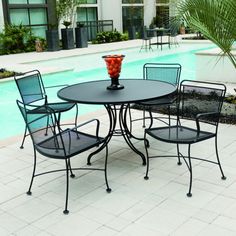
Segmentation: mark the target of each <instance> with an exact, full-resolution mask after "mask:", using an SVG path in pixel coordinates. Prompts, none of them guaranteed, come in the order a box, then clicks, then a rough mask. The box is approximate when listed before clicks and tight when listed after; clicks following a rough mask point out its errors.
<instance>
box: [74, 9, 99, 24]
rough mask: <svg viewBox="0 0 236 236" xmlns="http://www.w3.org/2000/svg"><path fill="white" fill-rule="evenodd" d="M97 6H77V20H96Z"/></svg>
mask: <svg viewBox="0 0 236 236" xmlns="http://www.w3.org/2000/svg"><path fill="white" fill-rule="evenodd" d="M96 20H97V8H96V7H79V8H78V9H77V21H96Z"/></svg>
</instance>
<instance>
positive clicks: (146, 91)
mask: <svg viewBox="0 0 236 236" xmlns="http://www.w3.org/2000/svg"><path fill="white" fill-rule="evenodd" d="M119 82H120V84H122V85H124V87H125V88H124V89H120V90H108V89H107V86H109V85H110V80H100V81H90V82H85V83H79V84H74V85H71V86H68V87H66V88H63V89H61V90H59V91H58V93H57V95H58V97H59V98H61V99H63V100H66V101H70V102H77V103H84V104H101V105H102V104H125V103H134V102H143V101H147V100H151V99H156V98H160V97H163V96H166V95H168V94H172V93H174V92H175V91H176V87H175V86H174V85H172V84H170V83H167V82H161V81H156V80H143V79H120V80H119Z"/></svg>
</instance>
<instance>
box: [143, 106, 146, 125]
mask: <svg viewBox="0 0 236 236" xmlns="http://www.w3.org/2000/svg"><path fill="white" fill-rule="evenodd" d="M145 127H146V110H145V106H144V107H143V128H145Z"/></svg>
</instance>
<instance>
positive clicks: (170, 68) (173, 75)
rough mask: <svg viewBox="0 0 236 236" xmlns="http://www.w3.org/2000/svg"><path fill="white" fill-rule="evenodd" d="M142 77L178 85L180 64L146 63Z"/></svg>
mask: <svg viewBox="0 0 236 236" xmlns="http://www.w3.org/2000/svg"><path fill="white" fill-rule="evenodd" d="M143 73H144V74H143V75H144V79H150V80H159V81H164V82H168V83H171V84H173V85H175V86H178V84H179V79H180V73H181V66H180V65H179V64H174V63H173V64H162V63H146V64H145V65H144V68H143Z"/></svg>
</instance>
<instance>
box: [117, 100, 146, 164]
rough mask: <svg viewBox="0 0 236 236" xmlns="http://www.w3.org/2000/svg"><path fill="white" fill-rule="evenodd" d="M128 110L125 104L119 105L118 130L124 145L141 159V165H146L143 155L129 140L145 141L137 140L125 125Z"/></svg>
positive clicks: (142, 139)
mask: <svg viewBox="0 0 236 236" xmlns="http://www.w3.org/2000/svg"><path fill="white" fill-rule="evenodd" d="M128 110H129V105H126V104H122V105H121V107H120V114H119V124H120V128H121V134H122V136H123V138H124V140H125V141H126V143H127V144H128V146H129V147H130V148H131V149H132V150H133V151H134V152H135V153H137V154H138V155H139V156H140V157H141V158H142V160H143V165H146V159H145V155H144V154H143V153H142V152H140V151H139V150H138V149H137V148H136V147H135V146H134V145H133V143H132V142H131V140H130V138H134V139H137V140H139V141H144V140H145V139H144V138H137V137H135V136H134V135H133V134H132V133H131V132H130V129H129V127H128V125H127V112H128ZM145 141H146V142H148V141H147V140H145Z"/></svg>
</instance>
